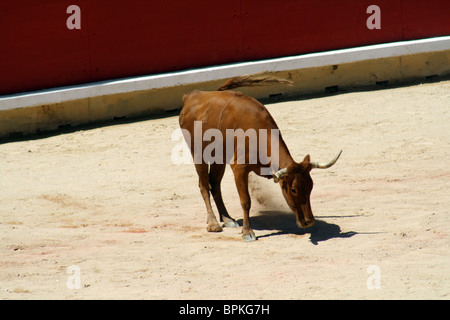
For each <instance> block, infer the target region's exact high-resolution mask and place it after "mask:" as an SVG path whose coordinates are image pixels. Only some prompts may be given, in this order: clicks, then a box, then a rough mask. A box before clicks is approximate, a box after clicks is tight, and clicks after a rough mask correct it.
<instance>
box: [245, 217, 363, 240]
mask: <svg viewBox="0 0 450 320" xmlns="http://www.w3.org/2000/svg"><path fill="white" fill-rule="evenodd" d="M237 222H238V223H239V225H241V226H242V219H239V220H238V221H237ZM250 223H251V225H252V228H253V229H254V230H260V231H263V230H268V231H273V232H271V233H268V234H265V235H260V236H258V237H257V238H258V239H259V238H265V237H272V236H277V235H283V234H296V235H306V234H309V235H310V236H309V240H310V241H311V243H312V244H314V245H317V244H319V242H321V241H326V240H329V239H334V238H350V237H352V236H354V235H355V234H357V232H354V231H348V232H341V228H340V227H339V226H338V225H337V224H333V223H328V222H325V221H323V220H320V219H317V218H316V221H315V223H314V225H313V226H312V227H309V228H304V229H302V228H299V227H298V226H297V224H296V219H295V215H294V214H293V213H292V212H285V211H260V212H259V214H258V215H255V216H252V217H250Z"/></svg>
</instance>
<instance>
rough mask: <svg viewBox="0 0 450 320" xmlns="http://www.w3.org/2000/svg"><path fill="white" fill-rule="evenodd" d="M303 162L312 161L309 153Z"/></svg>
mask: <svg viewBox="0 0 450 320" xmlns="http://www.w3.org/2000/svg"><path fill="white" fill-rule="evenodd" d="M303 162H305V163H310V162H311V157H310V155H309V154H307V155H306V156H305V158H304V159H303Z"/></svg>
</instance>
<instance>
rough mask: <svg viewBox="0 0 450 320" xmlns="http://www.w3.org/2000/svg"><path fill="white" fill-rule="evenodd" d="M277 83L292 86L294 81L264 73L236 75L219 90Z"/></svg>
mask: <svg viewBox="0 0 450 320" xmlns="http://www.w3.org/2000/svg"><path fill="white" fill-rule="evenodd" d="M275 83H282V84H287V85H290V86H292V85H293V82H292V81H291V80H288V79H282V78H277V77H273V76H269V75H264V74H262V73H258V74H254V75H249V76H248V75H247V76H239V77H234V78H231V79H229V80H228V81H226V82H225V83H224V84H222V85H221V86H220V87H219V88H218V89H217V91H224V90H231V89H235V88H240V87H255V86H266V85H271V84H275Z"/></svg>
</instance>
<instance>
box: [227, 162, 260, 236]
mask: <svg viewBox="0 0 450 320" xmlns="http://www.w3.org/2000/svg"><path fill="white" fill-rule="evenodd" d="M232 169H233V173H234V181H235V182H236V188H237V190H238V193H239V199H240V200H241V207H242V210H243V213H244V221H243V223H242V238H244V240H245V241H255V240H256V236H255V233H254V232H253V230H252V227H251V225H250V207H251V199H250V194H249V193H248V172H247V171H246V170H245V167H243V166H239V165H235V166H233V167H232Z"/></svg>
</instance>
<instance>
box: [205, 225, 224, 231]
mask: <svg viewBox="0 0 450 320" xmlns="http://www.w3.org/2000/svg"><path fill="white" fill-rule="evenodd" d="M206 230H208V232H221V231H223V229H222V227H221V226H219V224H209V225H207V226H206Z"/></svg>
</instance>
